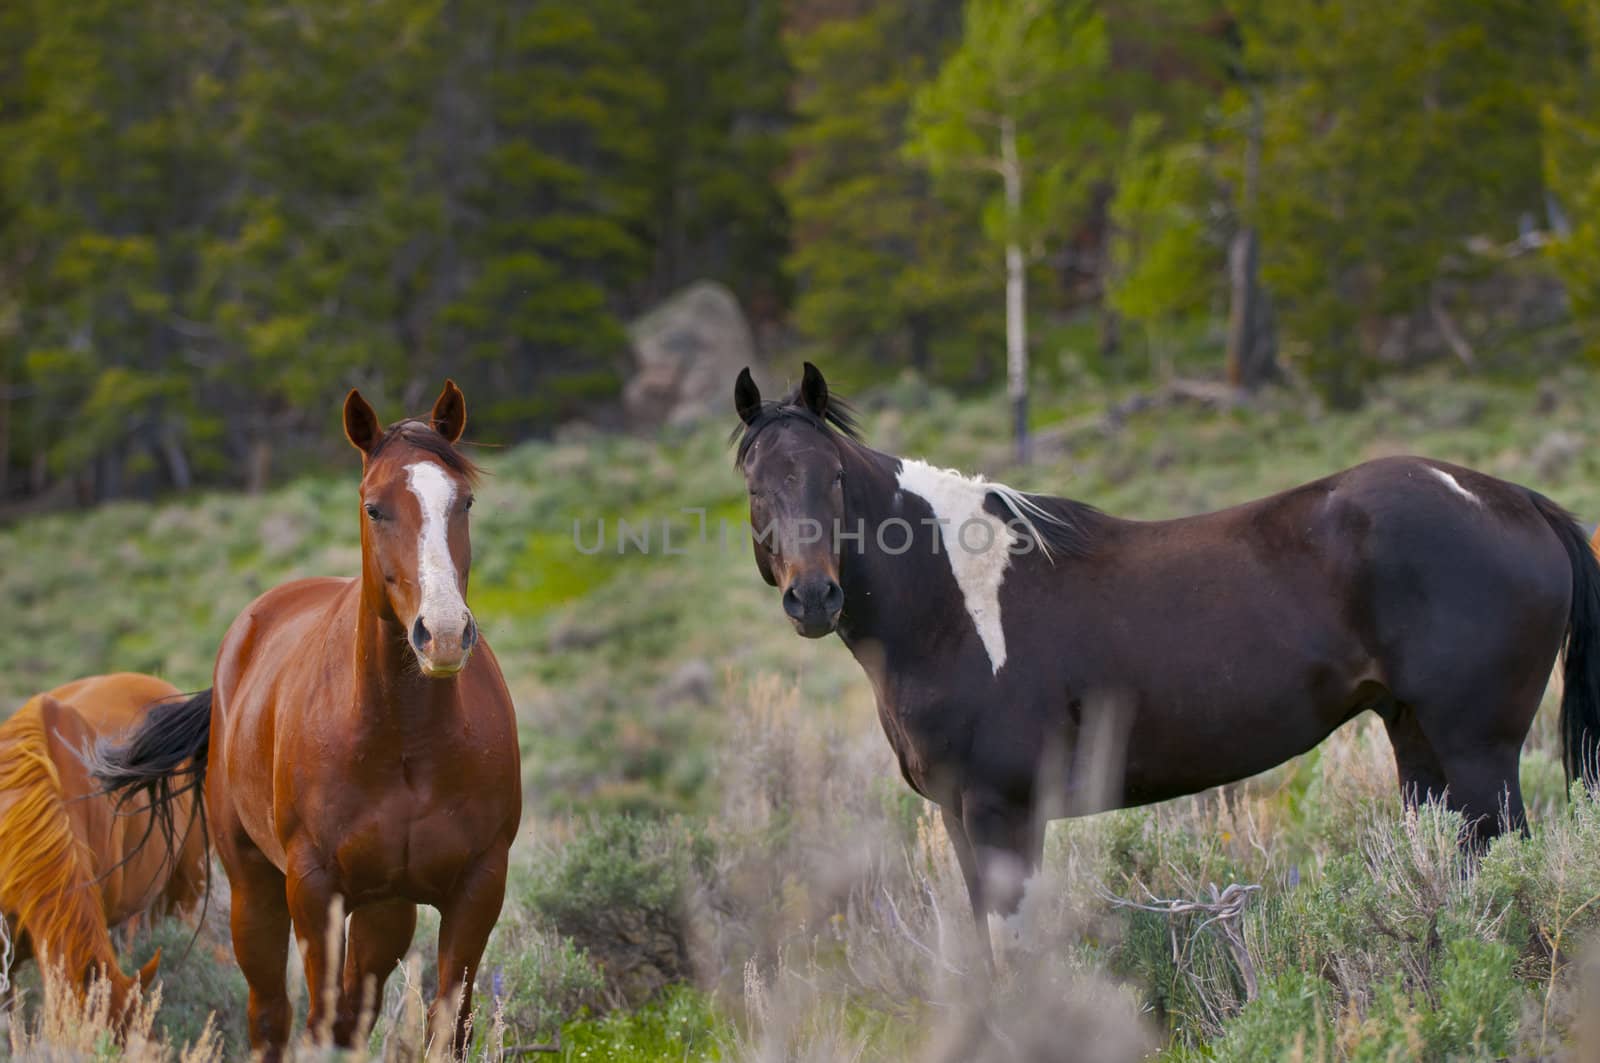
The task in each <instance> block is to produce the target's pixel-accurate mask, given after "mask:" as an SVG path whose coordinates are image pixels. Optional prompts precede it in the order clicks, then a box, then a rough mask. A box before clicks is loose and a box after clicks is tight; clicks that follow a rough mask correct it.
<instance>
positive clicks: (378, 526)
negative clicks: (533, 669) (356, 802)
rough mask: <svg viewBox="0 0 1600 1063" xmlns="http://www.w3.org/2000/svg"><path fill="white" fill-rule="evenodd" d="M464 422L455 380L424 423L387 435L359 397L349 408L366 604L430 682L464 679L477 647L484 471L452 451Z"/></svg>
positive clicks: (349, 400)
mask: <svg viewBox="0 0 1600 1063" xmlns="http://www.w3.org/2000/svg"><path fill="white" fill-rule="evenodd" d="M466 423H467V403H466V399H464V398H463V397H462V395H461V389H460V388H458V387H456V385H455V382H454V381H449V380H447V381H445V385H444V390H443V391H442V392H440V394H439V398H438V401H436V402H435V403H434V404H433V413H432V414H431V415H430V416H429V418H428V420H427V421H425V422H424V421H401V422H399V423H397V424H393V425H390V426H389V427H388V428H387V429H385V428H382V427H380V426H379V424H378V416H377V414H376V413H374V412H373V410H372V407H371V406H370V405H369V404H368V403H367V400H366V399H364V398H362V397H361V393H360V392H359V391H351V392H350V394H349V396H348V397H346V399H345V401H344V431H345V435H346V436H348V437H349V439H350V442H351V443H352V444H354V445H355V447H356V449H358V450H360V451H361V453H362V455H363V460H362V476H361V511H362V517H361V554H362V578H363V580H364V581H365V587H366V593H367V595H368V599H367V601H368V605H369V607H370V608H372V609H373V610H374V611H376V612H377V614H378V615H379V616H381V617H383V618H384V619H386V620H393V621H395V622H397V623H398V624H400V625H401V626H402V627H403V628H404V629H405V631H406V633H407V639H408V640H409V642H410V645H411V648H412V650H413V651H414V652H415V653H416V655H417V663H418V664H419V665H421V667H422V672H423V674H424V675H429V676H436V677H441V676H451V675H454V674H456V673H457V672H459V671H461V669H462V668H464V667H465V666H466V663H467V658H468V657H469V656H471V654H472V647H473V646H474V645H476V644H477V641H478V628H477V625H476V623H474V621H473V619H472V612H471V610H469V609H468V608H467V600H466V594H467V571H468V569H469V568H470V567H471V565H472V543H471V540H470V539H469V537H468V534H467V510H469V509H471V508H472V485H473V482H474V481H475V479H476V476H477V468H476V466H474V465H473V464H472V462H471V461H469V460H468V459H467V458H466V457H465V456H464V455H462V454H461V453H460V452H459V451H457V450H456V448H455V442H456V440H458V439H460V438H461V432H462V429H464V428H465V427H466Z"/></svg>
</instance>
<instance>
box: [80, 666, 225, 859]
mask: <svg viewBox="0 0 1600 1063" xmlns="http://www.w3.org/2000/svg"><path fill="white" fill-rule="evenodd" d="M180 696H181V695H180ZM210 744H211V691H209V690H202V691H201V692H200V693H198V694H195V695H194V696H193V697H190V698H187V699H185V700H183V701H163V702H158V703H157V704H156V705H154V706H152V707H151V708H150V710H149V711H148V712H146V713H145V714H144V718H143V719H142V720H140V721H139V723H138V725H137V726H135V727H134V728H133V730H131V731H129V732H128V733H127V734H126V735H123V736H122V738H121V740H120V741H113V740H111V739H107V738H101V739H98V740H97V741H96V742H95V744H94V748H93V749H92V750H90V751H89V754H88V756H87V757H86V758H85V763H86V764H87V765H88V767H89V773H90V774H91V775H93V776H94V778H95V780H96V781H97V782H99V783H100V786H101V790H100V792H101V793H102V794H106V795H109V796H111V797H114V798H115V799H116V804H117V809H118V811H121V810H122V809H123V807H124V806H125V805H127V803H128V802H129V801H130V800H133V799H134V798H136V797H142V798H143V799H144V800H143V801H142V802H140V803H139V804H138V805H137V806H136V807H135V808H133V809H132V810H130V811H132V812H144V811H146V810H149V811H150V812H151V813H152V815H151V826H152V827H155V828H157V829H159V831H160V833H161V836H162V838H163V839H164V840H165V841H166V843H167V851H168V852H169V853H171V854H174V855H176V853H177V848H176V847H175V843H176V842H177V840H178V837H179V834H178V829H177V823H176V820H175V814H174V805H175V804H176V802H177V801H178V799H179V798H181V797H183V795H185V794H193V795H194V805H193V813H192V814H191V817H190V820H189V822H188V823H187V824H185V825H184V836H187V834H188V831H189V830H190V829H192V828H193V825H194V817H195V816H198V817H199V821H200V830H201V838H202V840H204V841H205V842H207V848H209V847H210V845H209V842H210V838H209V837H208V836H207V835H206V821H205V802H204V800H203V797H204V794H203V788H204V786H205V780H206V752H207V749H208V747H209V746H210ZM149 837H150V833H149V832H148V831H147V832H146V834H145V838H144V839H143V840H142V841H141V842H140V846H141V847H142V846H143V844H144V842H145V841H148V840H149ZM130 856H131V854H130ZM208 865H209V861H208ZM207 877H208V878H209V872H208V876H207Z"/></svg>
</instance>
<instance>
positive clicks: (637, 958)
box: [516, 816, 710, 1004]
mask: <svg viewBox="0 0 1600 1063" xmlns="http://www.w3.org/2000/svg"><path fill="white" fill-rule="evenodd" d="M709 856H710V850H709V842H707V841H706V840H705V839H704V837H703V836H702V835H698V834H695V833H693V832H691V831H690V830H689V829H688V828H687V827H685V826H684V825H683V824H682V823H681V822H680V821H677V820H670V821H652V820H645V819H636V818H634V817H631V816H600V817H595V818H593V819H591V820H589V821H588V824H587V826H586V828H585V829H584V830H583V831H582V832H581V833H580V834H579V835H578V836H577V837H576V838H574V839H573V840H572V841H570V842H568V843H567V844H566V845H564V846H562V847H561V848H560V849H558V850H555V851H552V852H549V853H547V854H545V857H544V858H542V859H536V860H535V867H534V870H533V871H532V872H530V873H529V874H528V875H526V876H525V877H524V878H523V880H522V881H521V882H520V883H519V884H518V886H517V887H516V896H517V898H518V900H519V902H520V903H521V904H522V905H523V906H524V907H526V908H527V909H528V910H529V911H530V912H532V913H533V914H534V915H535V916H536V917H537V918H539V919H541V920H542V921H544V922H546V923H548V924H549V925H552V926H554V927H555V928H556V929H558V930H560V931H561V933H563V934H565V935H567V936H568V937H570V938H572V939H573V940H574V941H575V942H576V943H577V944H578V945H579V946H581V947H582V948H583V949H584V950H585V951H587V952H588V954H589V955H590V956H591V957H593V958H594V960H595V961H597V963H598V964H599V966H600V969H601V970H602V971H603V972H604V973H605V977H606V982H607V985H608V986H609V987H610V989H612V990H613V991H615V992H616V993H618V994H620V995H621V996H622V997H623V998H625V999H626V1000H628V1001H629V1002H630V1003H635V1004H636V1003H639V1002H641V1001H643V1000H646V999H648V998H649V997H651V996H652V995H654V994H655V993H656V992H658V991H659V990H660V989H661V988H662V987H663V986H666V985H669V984H671V983H674V982H680V981H685V980H687V979H688V978H689V977H690V975H691V970H690V963H689V926H688V917H687V907H686V900H687V897H688V894H689V891H690V888H691V884H692V880H693V875H694V873H695V868H696V865H700V866H705V865H706V864H708V863H709Z"/></svg>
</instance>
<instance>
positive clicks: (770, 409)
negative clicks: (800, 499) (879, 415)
mask: <svg viewBox="0 0 1600 1063" xmlns="http://www.w3.org/2000/svg"><path fill="white" fill-rule="evenodd" d="M779 421H804V422H806V423H807V424H809V425H811V426H812V427H813V428H818V429H821V430H822V432H823V433H824V434H826V435H829V436H832V435H834V434H835V433H837V434H838V435H842V436H844V437H845V438H846V439H848V440H850V441H851V442H852V443H860V442H862V439H861V426H860V424H859V423H858V422H857V421H856V410H855V407H854V406H852V405H851V404H850V403H848V402H846V401H845V400H844V399H841V398H839V397H837V396H834V395H830V396H829V397H828V410H827V413H825V414H824V415H823V416H821V417H819V416H817V415H816V414H814V413H812V412H811V411H810V410H809V409H807V408H806V406H805V405H804V404H803V403H802V402H801V401H800V389H799V388H795V389H794V390H793V391H791V392H790V393H789V394H788V395H785V396H784V397H783V398H781V399H776V400H772V399H769V400H766V401H764V402H762V403H761V412H759V413H757V414H756V415H755V417H753V418H752V419H751V420H750V422H749V423H748V424H747V423H745V422H744V421H740V422H739V423H738V424H736V425H734V427H733V431H732V432H731V433H729V435H728V442H729V443H733V442H735V441H737V442H738V444H739V449H738V451H737V452H736V453H735V454H734V456H733V464H734V465H735V466H739V465H743V464H744V459H745V456H746V455H747V454H749V453H750V444H752V443H754V442H755V441H756V436H758V435H760V434H761V433H762V432H763V431H764V430H765V429H767V428H770V427H771V426H772V425H774V424H776V423H778V422H779Z"/></svg>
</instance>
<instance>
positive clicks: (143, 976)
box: [139, 948, 161, 989]
mask: <svg viewBox="0 0 1600 1063" xmlns="http://www.w3.org/2000/svg"><path fill="white" fill-rule="evenodd" d="M160 967H161V950H160V949H159V948H158V949H156V954H155V955H154V956H152V957H150V962H149V963H147V964H145V965H144V966H143V967H141V968H139V988H140V989H149V988H150V983H151V982H154V981H155V980H156V971H157V970H158V969H159V968H160Z"/></svg>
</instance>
